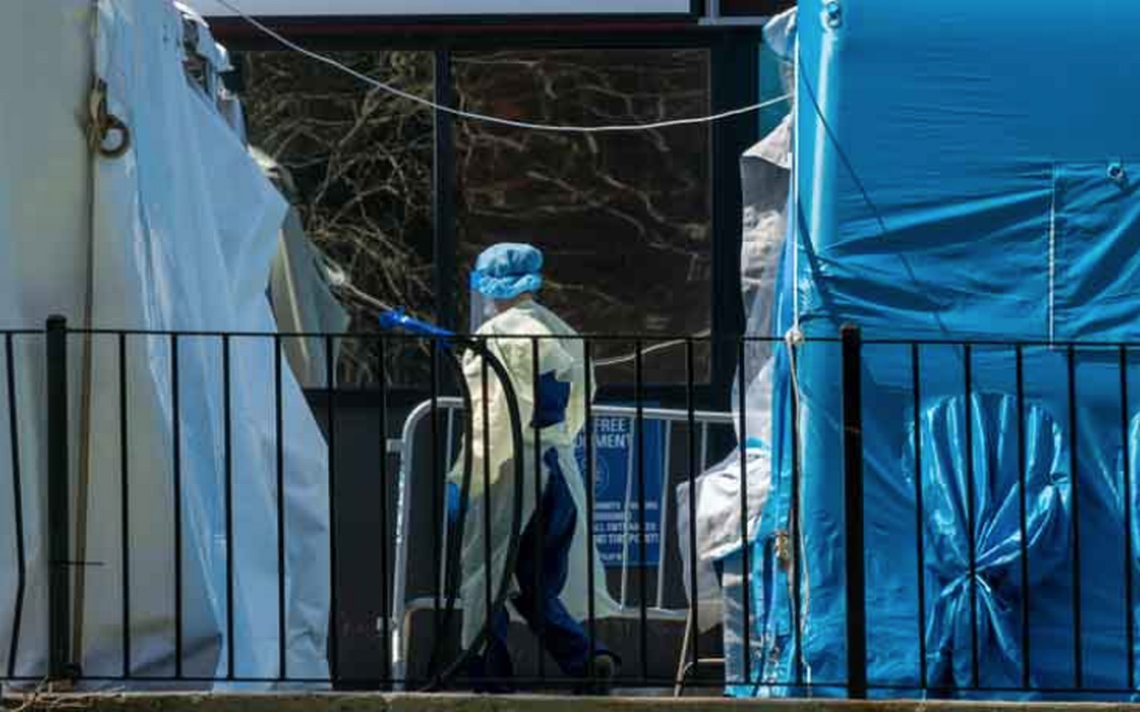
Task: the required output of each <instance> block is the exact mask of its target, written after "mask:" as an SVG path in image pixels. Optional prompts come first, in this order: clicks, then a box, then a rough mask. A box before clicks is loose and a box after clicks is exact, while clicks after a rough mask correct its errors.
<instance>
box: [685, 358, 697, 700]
mask: <svg viewBox="0 0 1140 712" xmlns="http://www.w3.org/2000/svg"><path fill="white" fill-rule="evenodd" d="M696 389H697V386H696V359H695V358H694V356H693V338H692V337H688V338H686V339H685V410H686V411H687V412H686V415H687V420H688V424H689V452H688V455H689V469H688V474H687V477H686V479H687V480H688V484H689V630H690V631H691V635H692V640H691V643H690V647H689V652H690V653H691V656H692V660H691V663H692V665H693V668H692V669H693V677H695V678H697V679H700V661H701V653H700V647H701V646H700V643H701V628H700V613H701V612H700V591H699V589H698V588H697V585H698V584H697V563H698V562H697V479H696V478H697V475H696V472H697V467H698V464H697V393H696ZM680 682H684V681H683V680H681V681H680Z"/></svg>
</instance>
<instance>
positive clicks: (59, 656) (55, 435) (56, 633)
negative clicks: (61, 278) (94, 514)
mask: <svg viewBox="0 0 1140 712" xmlns="http://www.w3.org/2000/svg"><path fill="white" fill-rule="evenodd" d="M46 366H47V422H48V432H47V439H48V558H49V561H50V562H51V568H50V577H49V580H48V586H49V589H48V601H49V604H48V605H49V613H48V616H49V618H48V638H49V648H48V677H49V678H51V679H53V680H63V679H66V678H67V677H68V676H69V674H70V672H71V642H70V640H71V570H70V567H69V558H70V547H69V539H70V537H71V531H70V530H71V520H70V517H69V508H68V504H69V499H70V494H69V492H68V489H69V477H68V469H69V455H68V444H69V442H68V441H69V440H70V438H69V432H68V418H67V409H68V402H67V401H68V398H67V320H66V319H65V318H64V317H62V316H53V317H51V318H49V319H48V320H47V364H46Z"/></svg>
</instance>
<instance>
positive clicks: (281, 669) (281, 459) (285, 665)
mask: <svg viewBox="0 0 1140 712" xmlns="http://www.w3.org/2000/svg"><path fill="white" fill-rule="evenodd" d="M283 361H284V358H283V354H282V349H281V336H280V335H279V334H274V335H273V421H274V422H273V428H274V434H275V436H276V442H275V445H276V447H277V452H276V458H275V463H274V464H275V465H276V469H277V670H278V673H277V674H278V676H279V677H280V678H281V679H282V680H287V679H288V678H289V661H288V655H286V645H285V642H286V641H285V638H286V635H287V626H288V613H287V611H286V608H285V573H286V572H285V566H286V564H285V408H284V389H283V381H284V377H285V375H284V374H285V366H284V363H283Z"/></svg>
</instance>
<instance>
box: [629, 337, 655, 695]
mask: <svg viewBox="0 0 1140 712" xmlns="http://www.w3.org/2000/svg"><path fill="white" fill-rule="evenodd" d="M634 356H635V357H636V359H635V361H634V386H635V392H634V397H635V398H636V404H635V405H636V406H637V555H638V564H639V566H638V567H637V585H638V588H637V602H638V607H639V609H640V610H639V613H640V615H641V621H640V623H641V625H640V626H638V633H639V635H640V636H641V676H642V679H644V680H648V679H649V609H648V606H649V592H648V591H647V590H646V589H647V587H648V583H647V578H646V574H647V573H648V572H647V571H646V569H647V567H648V566H649V552H648V546H647V538H648V537H647V536H646V535H647V532H646V529H645V373H644V370H643V369H644V363H643V359H642V344H641V341H640V340H638V341H637V342H636V344H635V353H634ZM658 551H659V552H660V547H658Z"/></svg>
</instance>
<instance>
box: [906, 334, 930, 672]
mask: <svg viewBox="0 0 1140 712" xmlns="http://www.w3.org/2000/svg"><path fill="white" fill-rule="evenodd" d="M920 359H921V354H920V347H919V345H918V344H917V343H914V344H911V346H910V375H911V391H912V393H913V396H914V424H913V427H914V538H915V547H916V550H915V559H916V562H917V564H916V566H917V569H918V580H917V584H918V686H919V689H920V690H926V685H927V676H926V509H925V507H924V502H923V491H922V362H921V360H920Z"/></svg>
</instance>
